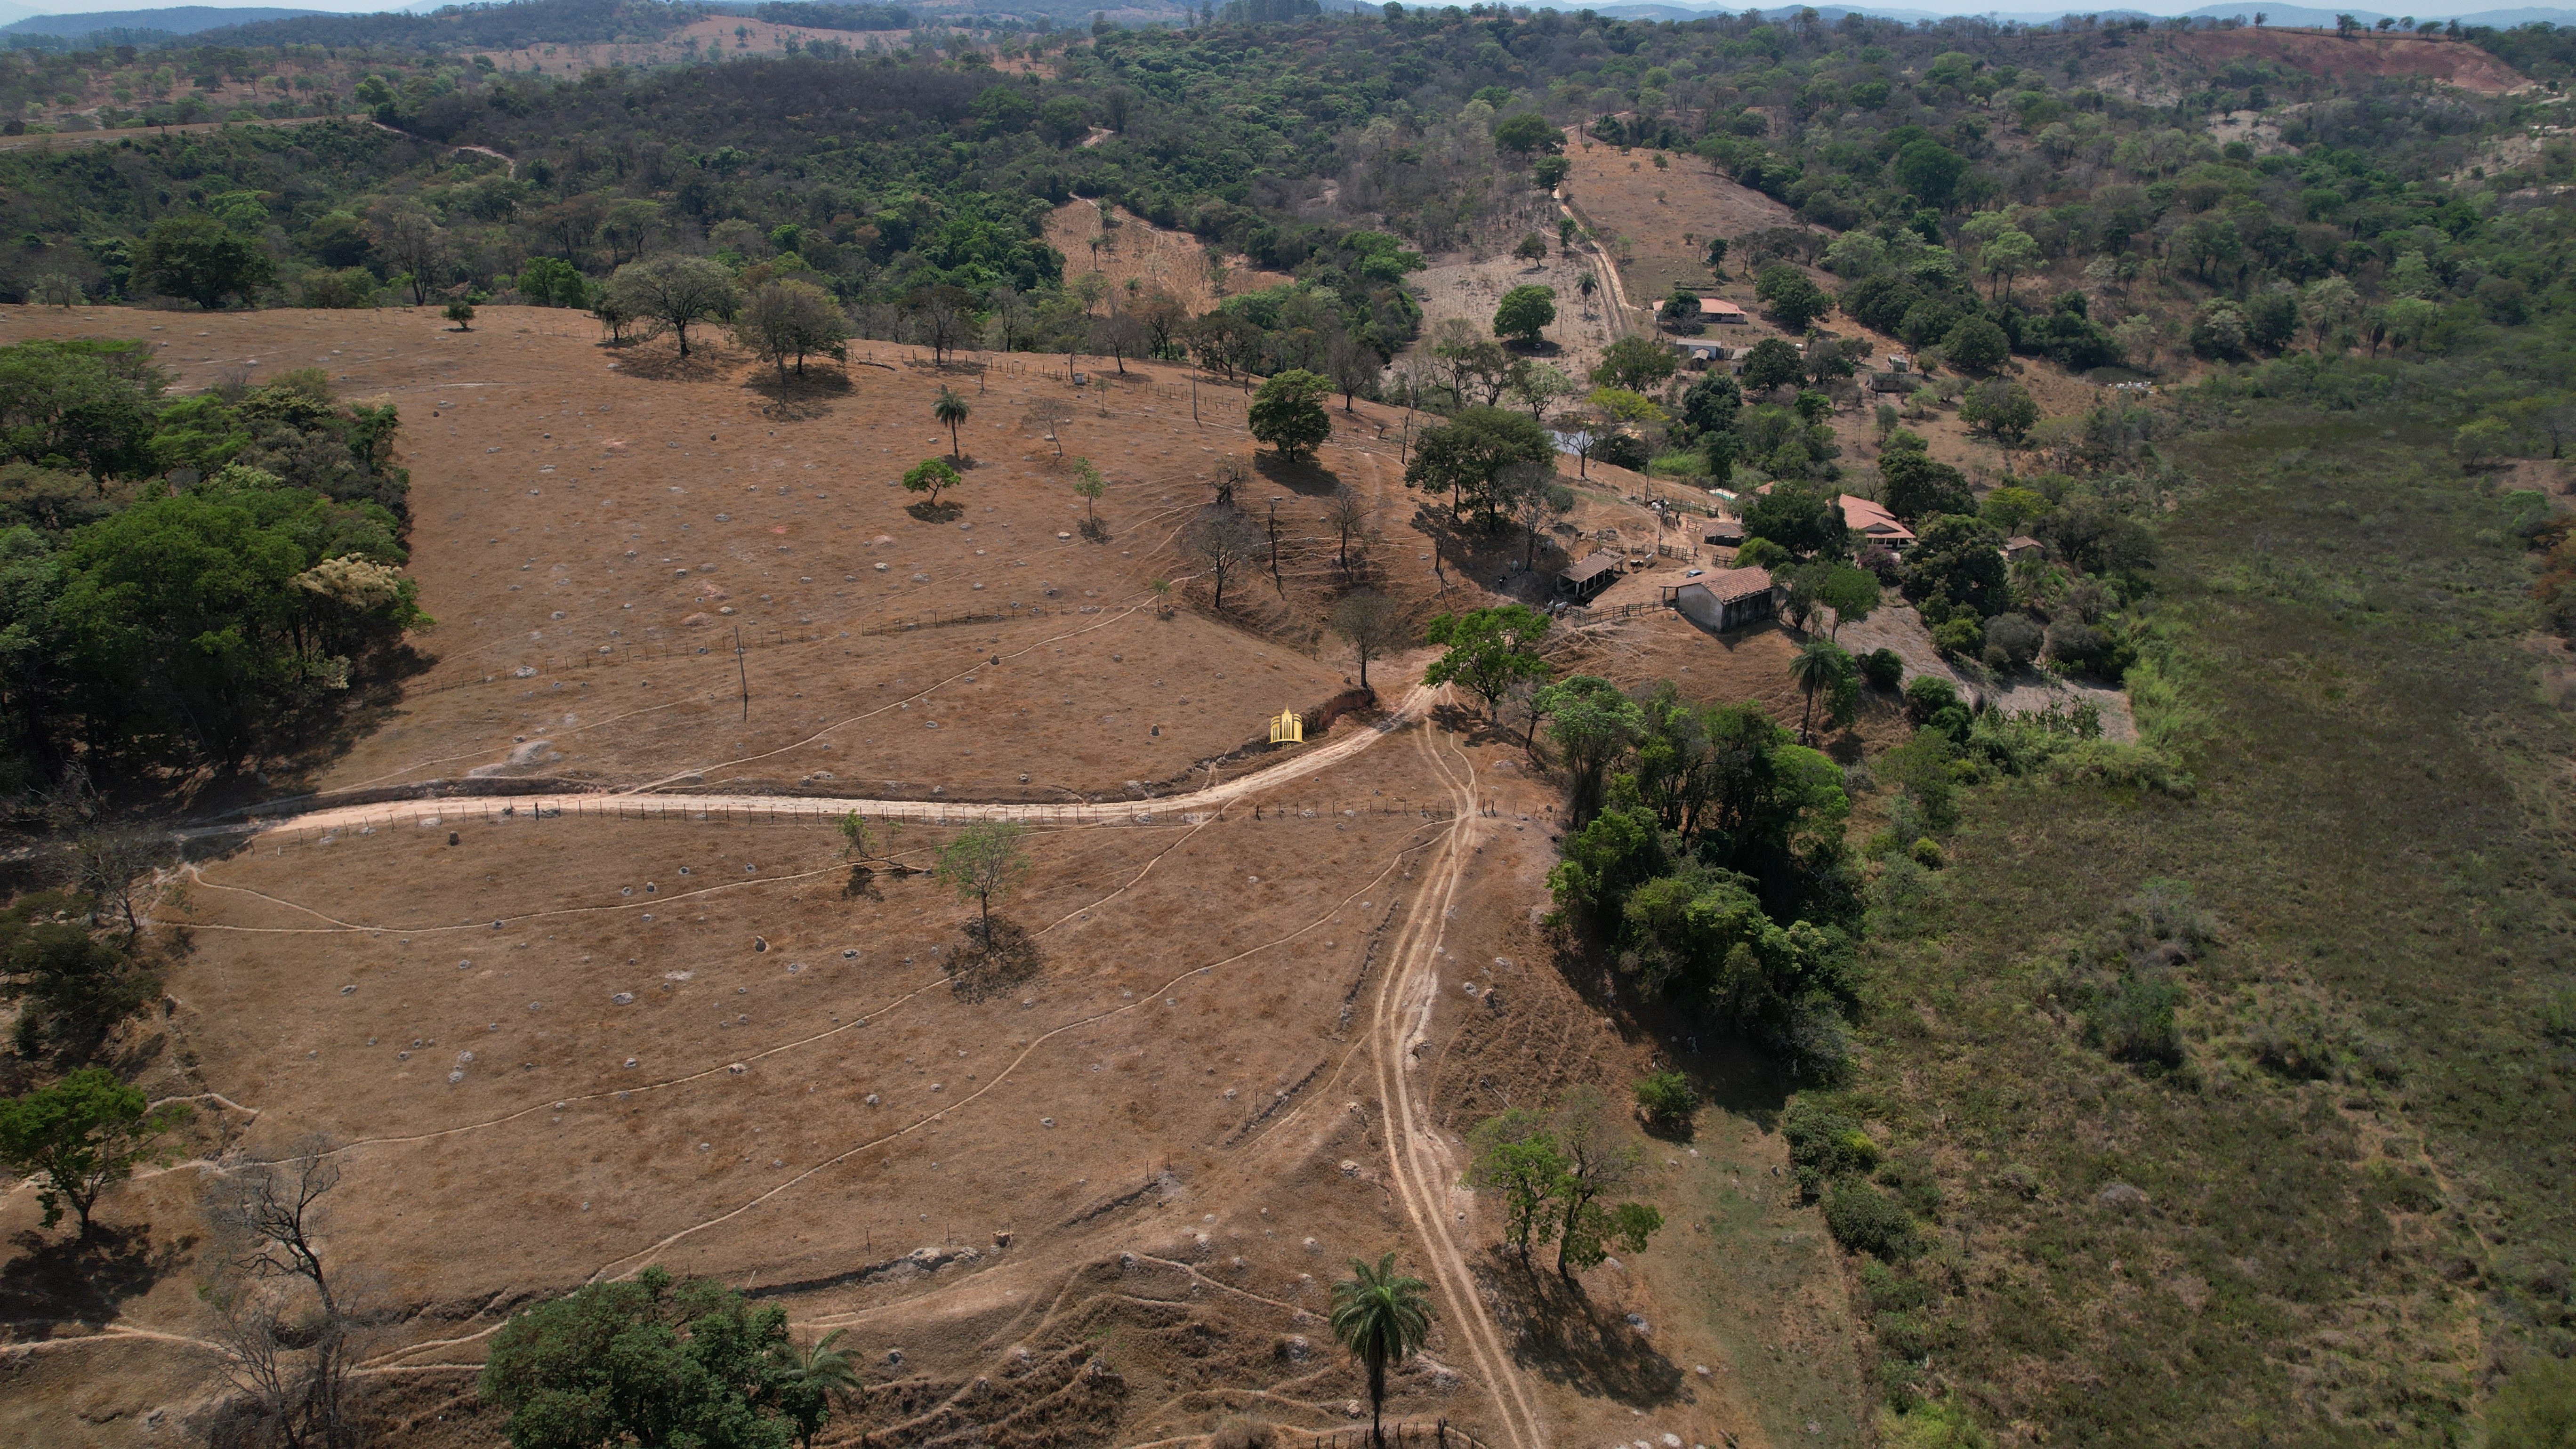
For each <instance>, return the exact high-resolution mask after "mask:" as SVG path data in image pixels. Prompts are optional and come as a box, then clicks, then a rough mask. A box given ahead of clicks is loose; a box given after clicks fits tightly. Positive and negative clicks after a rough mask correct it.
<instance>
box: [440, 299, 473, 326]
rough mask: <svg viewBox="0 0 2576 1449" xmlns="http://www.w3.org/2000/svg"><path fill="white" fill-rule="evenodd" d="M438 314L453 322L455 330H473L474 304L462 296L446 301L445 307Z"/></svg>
mask: <svg viewBox="0 0 2576 1449" xmlns="http://www.w3.org/2000/svg"><path fill="white" fill-rule="evenodd" d="M440 315H441V316H444V317H445V318H446V319H447V320H448V321H450V322H453V323H455V324H456V330H457V331H459V332H471V331H473V330H474V304H473V303H471V302H468V301H466V300H465V299H464V298H462V297H459V298H457V299H456V300H455V301H453V302H450V303H448V304H447V306H446V309H445V310H444V311H443V312H441V314H440Z"/></svg>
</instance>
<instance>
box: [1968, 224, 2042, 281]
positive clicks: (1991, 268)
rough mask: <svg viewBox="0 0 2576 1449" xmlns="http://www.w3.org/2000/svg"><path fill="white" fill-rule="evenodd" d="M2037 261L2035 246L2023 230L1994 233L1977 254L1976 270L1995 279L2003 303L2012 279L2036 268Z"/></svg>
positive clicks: (2037, 245)
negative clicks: (2000, 287) (2000, 288)
mask: <svg viewBox="0 0 2576 1449" xmlns="http://www.w3.org/2000/svg"><path fill="white" fill-rule="evenodd" d="M1981 214H1991V213H1981ZM2039 261H2040V253H2039V243H2038V242H2036V241H2033V240H2032V239H2031V235H2030V233H2028V232H2026V231H2011V230H2007V231H2001V232H1997V233H1996V234H1995V235H1994V236H1993V237H1992V238H1990V239H1989V240H1988V241H1987V242H1986V244H1985V245H1984V246H1983V247H1981V248H1979V249H1978V251H1977V266H1978V268H1979V269H1980V270H1982V271H1984V272H1985V274H1986V275H1987V276H1989V277H1992V278H1994V279H1996V281H1997V282H1998V283H1999V284H2000V285H2001V286H2002V288H2003V297H2004V299H2005V300H2007V301H2009V300H2011V298H2012V279H2013V278H2014V277H2017V276H2019V275H2020V274H2022V273H2023V272H2027V271H2029V270H2030V269H2031V268H2033V267H2035V266H2038V265H2039Z"/></svg>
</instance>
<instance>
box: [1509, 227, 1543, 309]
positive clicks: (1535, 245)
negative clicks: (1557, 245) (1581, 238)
mask: <svg viewBox="0 0 2576 1449" xmlns="http://www.w3.org/2000/svg"><path fill="white" fill-rule="evenodd" d="M1512 255H1513V256H1514V257H1516V258H1518V259H1519V260H1521V261H1524V262H1530V263H1538V262H1543V261H1546V260H1547V238H1546V237H1543V236H1540V235H1539V234H1538V233H1537V232H1531V233H1530V234H1528V235H1527V236H1524V237H1522V238H1521V239H1520V242H1519V244H1518V245H1516V246H1514V247H1513V248H1512ZM1550 295H1551V297H1553V294H1552V293H1551V294H1550Z"/></svg>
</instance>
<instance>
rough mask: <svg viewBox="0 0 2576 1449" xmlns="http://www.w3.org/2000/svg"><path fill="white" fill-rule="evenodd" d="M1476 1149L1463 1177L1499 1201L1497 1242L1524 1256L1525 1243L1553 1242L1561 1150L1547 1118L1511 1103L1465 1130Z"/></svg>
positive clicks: (1527, 1249) (1562, 1159) (1561, 1178)
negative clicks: (1500, 1232) (1500, 1213)
mask: <svg viewBox="0 0 2576 1449" xmlns="http://www.w3.org/2000/svg"><path fill="white" fill-rule="evenodd" d="M1468 1140H1469V1142H1470V1143H1471V1144H1473V1146H1474V1147H1475V1149H1476V1160H1475V1165H1474V1166H1473V1167H1472V1168H1471V1169H1469V1180H1470V1181H1472V1182H1473V1183H1474V1184H1475V1185H1476V1187H1477V1188H1478V1189H1479V1190H1481V1191H1485V1192H1491V1193H1495V1194H1497V1195H1498V1196H1500V1198H1501V1199H1502V1204H1503V1242H1504V1243H1505V1244H1506V1245H1507V1246H1509V1247H1510V1248H1512V1249H1513V1250H1514V1251H1516V1252H1518V1253H1519V1254H1520V1255H1521V1262H1522V1263H1523V1264H1524V1265H1526V1264H1527V1263H1528V1262H1529V1255H1530V1245H1531V1243H1532V1242H1533V1241H1536V1242H1538V1243H1548V1242H1553V1241H1554V1240H1555V1238H1556V1218H1555V1215H1554V1214H1553V1213H1552V1212H1551V1211H1550V1208H1551V1205H1552V1204H1553V1203H1554V1202H1555V1200H1556V1195H1557V1192H1558V1191H1559V1189H1560V1187H1561V1186H1562V1184H1563V1182H1564V1178H1565V1154H1564V1153H1563V1152H1561V1151H1559V1150H1558V1148H1557V1143H1556V1134H1555V1133H1554V1132H1552V1131H1550V1130H1549V1127H1548V1122H1547V1118H1546V1117H1545V1116H1544V1115H1543V1114H1541V1113H1538V1112H1534V1111H1531V1110H1530V1109H1529V1108H1527V1107H1514V1108H1511V1109H1509V1110H1507V1111H1504V1112H1501V1113H1498V1114H1496V1115H1495V1116H1492V1117H1488V1118H1486V1119H1485V1120H1484V1121H1482V1122H1480V1123H1478V1124H1476V1129H1475V1130H1474V1131H1473V1132H1471V1133H1469V1134H1468Z"/></svg>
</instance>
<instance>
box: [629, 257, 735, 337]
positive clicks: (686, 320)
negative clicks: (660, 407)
mask: <svg viewBox="0 0 2576 1449" xmlns="http://www.w3.org/2000/svg"><path fill="white" fill-rule="evenodd" d="M607 294H608V297H609V298H610V299H611V301H612V302H613V304H614V305H615V306H616V308H617V309H618V310H619V311H620V312H621V313H623V314H624V315H626V316H628V317H645V318H650V319H652V320H653V321H655V322H657V323H659V324H661V325H662V326H665V327H668V328H670V329H671V332H672V334H673V335H674V336H676V337H678V338H679V339H680V355H681V356H682V357H686V356H688V355H689V329H690V328H691V327H694V326H696V325H697V324H699V323H701V322H711V321H712V322H722V321H726V320H729V319H730V318H731V317H732V316H733V314H734V309H735V307H736V306H737V305H738V304H739V302H740V296H739V294H738V293H737V292H736V291H735V289H734V284H733V275H732V274H731V273H729V272H727V271H726V270H725V269H724V265H723V264H722V263H721V262H717V261H713V260H711V259H709V258H706V257H682V256H660V257H652V258H649V259H647V260H645V261H640V262H629V263H627V264H626V265H625V266H622V267H619V268H618V269H617V272H616V275H614V276H612V277H610V278H609V279H608V289H607Z"/></svg>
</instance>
